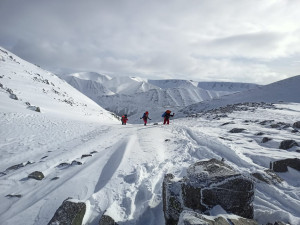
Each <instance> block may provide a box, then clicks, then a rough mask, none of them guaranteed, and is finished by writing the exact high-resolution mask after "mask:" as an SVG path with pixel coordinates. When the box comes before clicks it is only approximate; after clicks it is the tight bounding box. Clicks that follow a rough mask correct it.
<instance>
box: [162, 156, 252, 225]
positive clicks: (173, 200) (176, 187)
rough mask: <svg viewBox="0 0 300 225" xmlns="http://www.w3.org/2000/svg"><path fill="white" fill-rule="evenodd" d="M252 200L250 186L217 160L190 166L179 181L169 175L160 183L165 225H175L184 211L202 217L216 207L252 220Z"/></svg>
mask: <svg viewBox="0 0 300 225" xmlns="http://www.w3.org/2000/svg"><path fill="white" fill-rule="evenodd" d="M253 197H254V184H253V182H252V181H251V180H250V179H249V178H246V177H244V176H242V175H241V174H239V173H237V172H236V171H234V170H233V169H232V168H231V167H230V166H228V165H226V164H225V163H223V162H222V161H219V160H216V159H211V160H208V161H200V162H197V163H195V164H193V165H191V166H190V167H189V168H188V170H187V176H186V177H184V178H183V179H181V180H176V179H175V178H174V176H172V175H170V174H168V175H166V176H165V178H164V182H163V199H164V200H163V202H164V215H165V219H166V224H167V225H171V224H176V222H177V221H178V219H179V216H180V213H181V212H182V210H183V209H185V208H189V209H191V210H195V211H199V212H203V213H205V212H206V211H208V210H210V209H212V208H213V207H215V206H217V205H220V206H221V207H222V208H223V209H224V210H225V211H226V212H228V213H233V214H236V215H239V216H241V217H245V218H248V219H252V218H253V205H252V202H253Z"/></svg>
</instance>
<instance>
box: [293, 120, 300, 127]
mask: <svg viewBox="0 0 300 225" xmlns="http://www.w3.org/2000/svg"><path fill="white" fill-rule="evenodd" d="M293 128H298V129H300V121H297V122H295V123H294V124H293Z"/></svg>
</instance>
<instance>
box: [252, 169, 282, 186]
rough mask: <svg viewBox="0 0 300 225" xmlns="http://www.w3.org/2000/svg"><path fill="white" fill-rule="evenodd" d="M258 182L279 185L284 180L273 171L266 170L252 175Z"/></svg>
mask: <svg viewBox="0 0 300 225" xmlns="http://www.w3.org/2000/svg"><path fill="white" fill-rule="evenodd" d="M251 175H252V176H253V177H255V178H256V179H257V180H259V181H262V182H264V183H267V184H278V183H281V182H282V181H283V180H282V179H281V178H280V177H279V176H278V175H277V174H276V173H274V171H273V170H265V171H264V172H256V173H252V174H251Z"/></svg>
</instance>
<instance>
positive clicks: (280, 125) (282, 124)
mask: <svg viewBox="0 0 300 225" xmlns="http://www.w3.org/2000/svg"><path fill="white" fill-rule="evenodd" d="M290 126H291V124H289V123H284V122H278V123H275V124H271V125H270V127H271V128H282V129H286V128H289V127H290Z"/></svg>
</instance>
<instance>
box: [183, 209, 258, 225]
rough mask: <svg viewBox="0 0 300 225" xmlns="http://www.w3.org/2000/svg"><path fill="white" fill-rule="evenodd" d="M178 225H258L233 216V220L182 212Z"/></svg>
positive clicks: (252, 221) (253, 221)
mask: <svg viewBox="0 0 300 225" xmlns="http://www.w3.org/2000/svg"><path fill="white" fill-rule="evenodd" d="M178 225H258V223H257V222H256V221H255V220H252V219H245V218H242V217H238V216H234V218H229V217H224V216H219V217H212V216H206V215H202V214H199V213H196V212H193V211H188V210H184V211H183V212H182V213H181V214H180V218H179V221H178Z"/></svg>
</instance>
